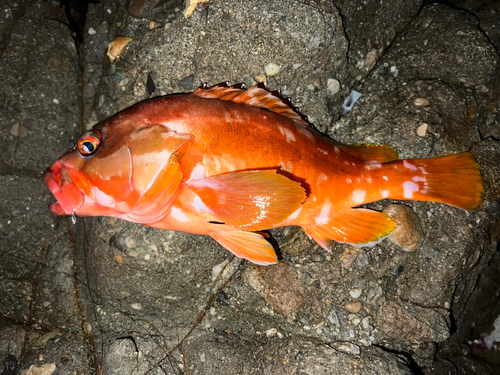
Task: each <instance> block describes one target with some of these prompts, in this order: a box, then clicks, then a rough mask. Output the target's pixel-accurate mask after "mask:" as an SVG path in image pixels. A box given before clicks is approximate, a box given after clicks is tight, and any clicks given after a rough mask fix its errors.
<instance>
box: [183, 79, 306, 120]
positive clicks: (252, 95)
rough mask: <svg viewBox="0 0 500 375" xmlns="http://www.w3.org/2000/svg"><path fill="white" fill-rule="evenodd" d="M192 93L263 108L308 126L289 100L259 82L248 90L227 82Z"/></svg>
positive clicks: (202, 87)
mask: <svg viewBox="0 0 500 375" xmlns="http://www.w3.org/2000/svg"><path fill="white" fill-rule="evenodd" d="M193 95H196V96H200V97H202V98H209V99H219V100H229V101H232V102H234V103H242V104H247V105H251V106H254V107H259V108H265V109H267V110H269V111H271V112H274V113H277V114H279V115H281V116H285V117H287V118H289V119H290V120H292V121H293V122H295V123H296V124H297V125H301V126H305V127H309V123H308V122H307V120H306V118H305V116H301V115H300V114H299V113H298V112H297V111H296V110H295V108H293V107H292V105H291V103H290V100H288V99H283V98H281V96H280V95H279V92H278V91H273V92H270V91H269V90H267V89H266V87H265V86H264V84H263V83H259V84H258V85H255V86H253V87H251V88H249V89H248V90H244V89H243V88H242V84H238V85H234V86H228V85H227V83H219V84H218V85H214V86H211V87H205V86H201V87H200V88H198V89H196V90H195V91H193Z"/></svg>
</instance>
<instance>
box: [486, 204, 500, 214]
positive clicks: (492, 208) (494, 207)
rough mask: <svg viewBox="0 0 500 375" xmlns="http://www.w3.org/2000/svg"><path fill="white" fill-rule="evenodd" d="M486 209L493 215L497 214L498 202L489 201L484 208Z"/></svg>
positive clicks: (499, 209) (499, 206)
mask: <svg viewBox="0 0 500 375" xmlns="http://www.w3.org/2000/svg"><path fill="white" fill-rule="evenodd" d="M486 209H487V210H488V211H489V212H490V213H492V214H494V213H495V212H498V211H500V202H499V201H491V202H489V203H488V205H487V206H486Z"/></svg>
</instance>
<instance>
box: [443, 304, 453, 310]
mask: <svg viewBox="0 0 500 375" xmlns="http://www.w3.org/2000/svg"><path fill="white" fill-rule="evenodd" d="M450 307H451V305H450V303H449V302H445V303H444V308H445V309H446V310H449V309H450Z"/></svg>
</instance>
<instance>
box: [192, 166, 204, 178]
mask: <svg viewBox="0 0 500 375" xmlns="http://www.w3.org/2000/svg"><path fill="white" fill-rule="evenodd" d="M205 177H206V176H205V166H204V165H203V164H201V163H198V164H196V165H195V166H194V168H193V171H192V172H191V178H190V179H195V180H201V179H202V178H205Z"/></svg>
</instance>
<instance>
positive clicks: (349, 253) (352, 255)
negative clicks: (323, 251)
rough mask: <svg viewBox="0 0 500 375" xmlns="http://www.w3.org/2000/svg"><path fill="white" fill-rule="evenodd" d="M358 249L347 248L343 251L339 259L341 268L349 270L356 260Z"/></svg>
mask: <svg viewBox="0 0 500 375" xmlns="http://www.w3.org/2000/svg"><path fill="white" fill-rule="evenodd" d="M359 249H360V248H359V247H357V246H349V247H348V248H347V249H345V250H344V253H343V254H342V256H341V257H340V262H341V264H342V267H343V268H350V267H351V265H352V264H353V263H354V261H355V260H356V257H357V255H358V252H359Z"/></svg>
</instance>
